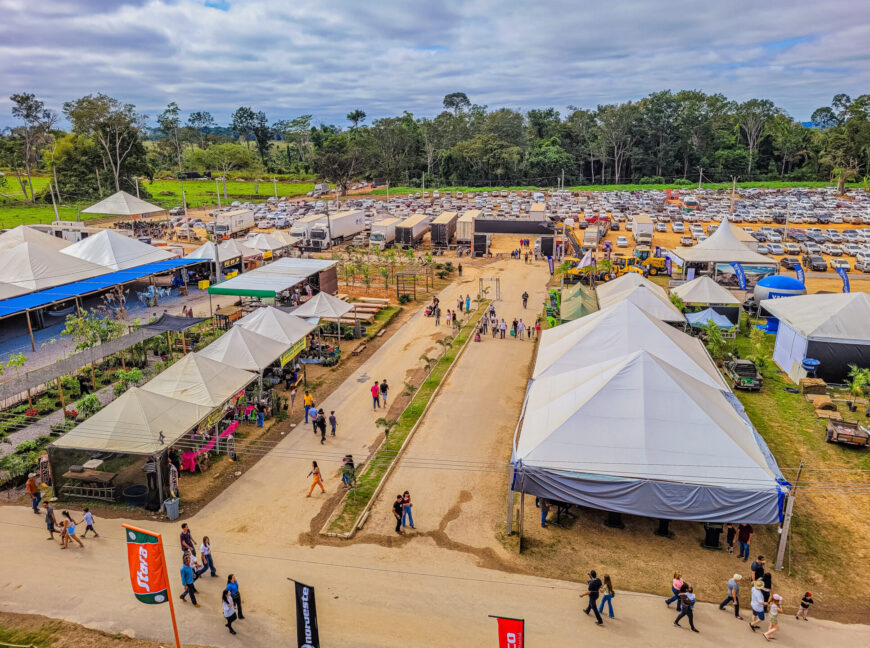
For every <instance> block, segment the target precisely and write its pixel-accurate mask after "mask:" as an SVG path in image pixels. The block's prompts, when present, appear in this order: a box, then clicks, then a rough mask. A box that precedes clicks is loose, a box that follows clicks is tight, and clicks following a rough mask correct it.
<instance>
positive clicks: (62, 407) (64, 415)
mask: <svg viewBox="0 0 870 648" xmlns="http://www.w3.org/2000/svg"><path fill="white" fill-rule="evenodd" d="M54 380H55V382H57V393H58V395H59V396H60V408H61V409H62V410H63V417H64V419H66V403H65V402H64V400H63V389H61V386H60V376H58V377H57V378H55V379H54ZM63 422H64V423H65V422H66V420H64V421H63Z"/></svg>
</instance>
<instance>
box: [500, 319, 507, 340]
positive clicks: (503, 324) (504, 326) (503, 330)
mask: <svg viewBox="0 0 870 648" xmlns="http://www.w3.org/2000/svg"><path fill="white" fill-rule="evenodd" d="M498 330H499V334H500V337H501V339H502V340H504V334H505V333H507V322H505V321H504V318H502V320H501V324H499V325H498Z"/></svg>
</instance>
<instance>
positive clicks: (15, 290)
mask: <svg viewBox="0 0 870 648" xmlns="http://www.w3.org/2000/svg"><path fill="white" fill-rule="evenodd" d="M29 292H30V290H28V289H27V288H22V287H21V286H16V285H15V284H11V283H6V282H4V281H0V299H10V298H12V297H18V295H23V294H25V293H29Z"/></svg>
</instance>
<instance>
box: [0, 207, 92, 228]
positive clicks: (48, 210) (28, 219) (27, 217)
mask: <svg viewBox="0 0 870 648" xmlns="http://www.w3.org/2000/svg"><path fill="white" fill-rule="evenodd" d="M86 206H87V205H81V206H80V207H78V208H77V207H58V208H57V213H58V215H59V216H60V219H61V220H76V213H77V212H78V210H79V209H80V208H84V207H86ZM81 218H82V220H87V219H89V218H98V215H96V214H82V215H81ZM53 220H55V218H54V209H53V208H52V206H51V205H48V206H47V207H46V206H45V205H39V206H37V207H26V206H22V204H21V203H19V204H17V205H3V204H0V229H9V228H12V227H16V226H17V225H32V224H35V223H51V222H52V221H53Z"/></svg>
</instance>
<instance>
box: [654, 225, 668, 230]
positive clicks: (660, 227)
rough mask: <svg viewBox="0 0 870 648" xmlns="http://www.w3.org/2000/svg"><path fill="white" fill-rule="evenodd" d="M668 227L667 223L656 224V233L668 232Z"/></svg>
mask: <svg viewBox="0 0 870 648" xmlns="http://www.w3.org/2000/svg"><path fill="white" fill-rule="evenodd" d="M667 231H668V226H667V224H665V223H656V232H667Z"/></svg>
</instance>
